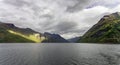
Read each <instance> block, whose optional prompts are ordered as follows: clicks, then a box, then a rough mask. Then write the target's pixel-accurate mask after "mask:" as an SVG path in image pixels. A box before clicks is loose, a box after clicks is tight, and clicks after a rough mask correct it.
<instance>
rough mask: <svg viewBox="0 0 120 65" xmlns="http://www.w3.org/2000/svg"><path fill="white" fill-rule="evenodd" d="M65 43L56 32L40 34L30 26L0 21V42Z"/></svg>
mask: <svg viewBox="0 0 120 65" xmlns="http://www.w3.org/2000/svg"><path fill="white" fill-rule="evenodd" d="M51 42H52V43H56V42H58V43H59V42H61V43H63V42H64V43H66V42H68V41H67V40H65V39H64V38H62V37H61V36H60V35H58V34H50V33H49V34H46V33H44V34H42V33H39V32H36V31H34V30H32V29H30V28H18V27H16V26H15V25H14V24H11V23H2V22H0V43H51Z"/></svg>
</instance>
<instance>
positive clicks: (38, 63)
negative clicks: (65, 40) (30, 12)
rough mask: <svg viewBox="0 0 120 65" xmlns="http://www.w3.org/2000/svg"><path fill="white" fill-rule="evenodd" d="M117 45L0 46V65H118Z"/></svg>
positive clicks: (119, 59)
mask: <svg viewBox="0 0 120 65" xmlns="http://www.w3.org/2000/svg"><path fill="white" fill-rule="evenodd" d="M119 64H120V45H109V44H106V45H105V44H82V43H80V44H74V43H72V44H52V43H51V44H0V65H119Z"/></svg>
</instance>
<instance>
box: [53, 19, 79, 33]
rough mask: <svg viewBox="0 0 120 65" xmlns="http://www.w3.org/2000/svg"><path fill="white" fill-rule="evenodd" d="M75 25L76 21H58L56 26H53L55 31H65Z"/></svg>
mask: <svg viewBox="0 0 120 65" xmlns="http://www.w3.org/2000/svg"><path fill="white" fill-rule="evenodd" d="M76 26H77V23H75V22H68V21H67V22H66V21H63V22H59V23H58V24H57V25H56V26H55V31H54V32H56V33H62V34H63V33H67V32H68V31H70V30H72V29H75V28H76Z"/></svg>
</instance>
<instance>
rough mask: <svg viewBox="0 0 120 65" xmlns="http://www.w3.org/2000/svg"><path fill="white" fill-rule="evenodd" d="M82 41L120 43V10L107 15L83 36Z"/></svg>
mask: <svg viewBox="0 0 120 65" xmlns="http://www.w3.org/2000/svg"><path fill="white" fill-rule="evenodd" d="M80 42H89V43H90V42H92V43H120V12H116V13H112V14H110V15H105V16H104V17H103V18H102V19H101V20H100V21H99V22H98V23H97V24H95V25H94V26H93V27H92V28H91V29H90V30H88V31H87V32H86V33H85V34H84V35H83V36H82V38H81V39H80Z"/></svg>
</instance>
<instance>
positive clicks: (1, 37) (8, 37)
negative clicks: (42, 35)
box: [0, 28, 34, 43]
mask: <svg viewBox="0 0 120 65" xmlns="http://www.w3.org/2000/svg"><path fill="white" fill-rule="evenodd" d="M19 42H24V43H30V42H31V43H32V42H34V41H32V40H29V39H26V38H23V37H21V36H19V35H15V34H12V33H9V32H8V31H7V30H5V29H3V28H0V43H19Z"/></svg>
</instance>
